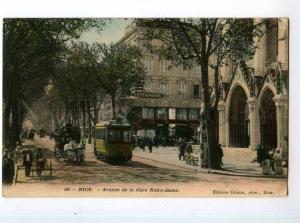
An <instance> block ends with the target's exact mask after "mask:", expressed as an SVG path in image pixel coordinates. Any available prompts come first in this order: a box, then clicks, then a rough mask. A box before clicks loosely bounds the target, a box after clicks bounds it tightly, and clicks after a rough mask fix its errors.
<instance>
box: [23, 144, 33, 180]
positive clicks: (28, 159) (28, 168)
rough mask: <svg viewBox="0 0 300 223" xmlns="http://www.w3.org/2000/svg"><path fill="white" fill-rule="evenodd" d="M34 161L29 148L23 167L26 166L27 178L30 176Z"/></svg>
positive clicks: (25, 152)
mask: <svg viewBox="0 0 300 223" xmlns="http://www.w3.org/2000/svg"><path fill="white" fill-rule="evenodd" d="M32 161H33V155H32V151H31V149H29V148H28V149H26V150H25V151H24V156H23V165H24V166H25V176H26V177H29V176H30V171H31V166H32Z"/></svg>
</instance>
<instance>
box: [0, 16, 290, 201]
mask: <svg viewBox="0 0 300 223" xmlns="http://www.w3.org/2000/svg"><path fill="white" fill-rule="evenodd" d="M288 99H289V20H288V18H155V19H153V18H136V19H133V18H130V19H129V18H127V19H126V18H122V19H121V18H105V19H104V18H4V19H3V99H2V100H3V103H2V106H3V107H2V110H3V126H2V128H3V144H2V184H3V191H2V194H3V196H4V197H278V196H287V194H288V164H289V162H288V158H289V156H288V108H289V104H288V102H289V101H288Z"/></svg>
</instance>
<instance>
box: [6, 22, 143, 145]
mask: <svg viewBox="0 0 300 223" xmlns="http://www.w3.org/2000/svg"><path fill="white" fill-rule="evenodd" d="M109 22H110V21H109V20H105V19H5V20H4V29H3V31H4V32H3V39H4V42H3V46H4V53H3V56H4V57H3V58H4V59H3V64H4V65H3V120H4V122H3V143H4V145H5V146H6V147H8V148H12V149H13V148H15V145H16V142H17V141H18V137H19V135H20V132H21V129H22V123H23V121H24V118H25V114H29V115H30V116H31V118H32V119H34V120H35V123H39V124H40V126H43V124H44V125H47V122H49V121H50V120H54V122H55V125H56V126H59V125H61V124H63V122H66V121H68V120H72V122H73V123H74V124H76V125H80V119H81V117H82V119H83V120H82V123H83V124H84V125H85V123H86V120H85V119H86V116H87V119H88V122H87V123H88V124H89V125H91V122H92V119H93V117H92V114H91V107H93V108H94V112H96V110H97V106H96V102H97V101H99V99H101V98H102V96H103V95H104V94H108V95H110V96H111V99H112V101H113V108H114V109H113V114H114V115H115V113H116V111H115V99H116V97H118V96H119V95H120V92H123V91H124V90H126V91H128V90H129V88H130V87H131V86H133V85H135V84H139V83H140V82H141V80H142V78H143V74H144V67H143V65H142V64H141V60H140V57H141V54H140V51H139V50H138V49H137V48H135V47H133V46H126V45H122V44H112V45H106V44H94V45H92V46H90V45H88V44H87V43H84V42H79V41H78V39H79V38H80V36H81V34H82V33H83V32H85V31H87V30H90V29H94V30H97V31H99V32H100V31H101V30H102V29H103V27H104V26H105V25H108V23H109ZM98 104H99V103H98ZM45 111H46V112H45ZM81 114H82V115H81ZM95 117H97V116H96V115H94V119H95ZM94 121H96V120H94ZM43 122H44V123H43ZM84 129H85V128H84Z"/></svg>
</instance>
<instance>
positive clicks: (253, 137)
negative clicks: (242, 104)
mask: <svg viewBox="0 0 300 223" xmlns="http://www.w3.org/2000/svg"><path fill="white" fill-rule="evenodd" d="M248 105H249V121H250V123H249V125H250V146H249V147H250V148H251V149H252V150H256V148H257V146H258V145H259V144H260V126H259V109H258V108H259V106H258V101H257V98H256V97H251V98H249V99H248Z"/></svg>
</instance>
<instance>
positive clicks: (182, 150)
mask: <svg viewBox="0 0 300 223" xmlns="http://www.w3.org/2000/svg"><path fill="white" fill-rule="evenodd" d="M185 151H186V142H185V140H183V141H182V143H181V145H180V147H179V154H178V158H179V160H181V157H182V158H183V159H182V160H185Z"/></svg>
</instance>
